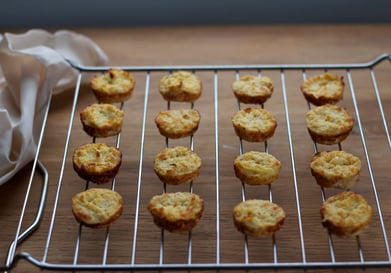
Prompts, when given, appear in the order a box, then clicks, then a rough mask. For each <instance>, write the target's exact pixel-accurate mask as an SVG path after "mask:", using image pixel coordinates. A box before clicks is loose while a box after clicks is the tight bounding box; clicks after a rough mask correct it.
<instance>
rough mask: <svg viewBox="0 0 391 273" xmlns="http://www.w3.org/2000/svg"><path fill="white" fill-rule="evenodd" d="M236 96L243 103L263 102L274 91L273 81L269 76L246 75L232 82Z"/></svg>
mask: <svg viewBox="0 0 391 273" xmlns="http://www.w3.org/2000/svg"><path fill="white" fill-rule="evenodd" d="M232 89H233V91H234V95H235V97H236V98H237V99H238V101H240V102H242V103H253V104H262V103H264V102H265V101H266V100H267V99H268V98H270V97H271V95H272V93H273V89H274V87H273V82H272V80H271V79H270V78H269V77H257V76H254V75H245V76H243V77H240V79H238V80H235V81H234V82H233V84H232Z"/></svg>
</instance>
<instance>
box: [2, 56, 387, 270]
mask: <svg viewBox="0 0 391 273" xmlns="http://www.w3.org/2000/svg"><path fill="white" fill-rule="evenodd" d="M390 60H391V55H388V54H383V55H381V56H379V57H378V58H376V59H374V60H373V61H370V62H368V63H351V64H271V65H220V66H204V65H201V66H145V67H140V66H123V67H119V68H121V69H124V70H128V71H131V72H132V73H134V75H135V77H136V78H137V90H136V91H135V92H138V94H139V95H136V94H134V95H133V96H138V98H132V99H131V100H130V101H128V102H125V103H122V104H120V105H119V106H120V107H121V108H122V109H123V110H124V112H125V117H126V119H127V120H128V124H127V125H126V126H127V127H126V128H125V129H123V132H121V134H119V135H118V136H117V137H116V138H115V139H112V140H108V141H111V142H112V144H113V145H115V146H117V147H118V148H119V149H121V150H122V152H123V154H124V162H123V166H122V167H121V171H120V174H119V175H118V176H117V178H116V179H114V180H113V182H112V183H111V184H110V185H106V186H105V187H111V188H112V189H115V190H117V191H119V192H120V193H121V194H123V197H124V199H125V210H124V215H123V216H122V217H121V218H120V219H119V220H118V222H116V223H114V224H113V225H112V226H110V227H109V228H107V229H104V230H95V229H88V228H85V227H82V226H79V225H78V224H77V223H76V222H75V221H74V219H73V216H72V215H71V213H68V214H63V213H62V212H61V211H60V210H59V208H61V207H62V206H69V199H70V197H71V195H72V194H74V193H76V192H77V191H80V190H83V188H84V189H85V188H88V187H92V186H93V185H91V184H90V183H89V182H88V181H87V182H85V184H83V186H80V185H81V183H80V182H79V183H76V182H75V180H78V179H77V178H76V176H75V175H74V174H71V173H72V170H71V166H70V165H71V164H70V160H69V159H70V155H71V153H72V149H73V148H74V147H75V146H77V145H80V144H82V143H81V142H82V141H84V138H83V137H80V136H81V135H82V133H79V132H80V131H82V130H81V129H80V126H79V124H78V111H79V110H80V108H81V107H82V106H83V105H81V104H80V103H79V101H80V97H81V96H83V94H84V93H83V92H84V91H83V82H85V81H86V80H88V79H89V77H90V76H91V75H94V74H97V73H102V72H104V71H106V70H108V69H109V68H111V67H87V66H79V65H77V64H73V63H71V64H72V65H73V66H74V68H75V70H76V71H77V73H78V79H77V84H76V87H75V89H74V98H73V102H72V105H71V106H70V111H69V112H70V118H69V124H68V125H67V126H68V129H67V134H66V135H65V136H64V143H65V145H64V152H63V154H62V155H61V157H62V160H61V164H60V166H59V169H58V170H57V171H58V174H57V175H56V177H58V180H57V181H50V183H49V178H48V177H49V173H48V171H47V170H46V169H45V166H44V164H42V163H41V159H40V150H41V146H42V139H43V137H44V134H45V126H46V123H47V119H48V113H49V108H50V102H49V104H48V108H47V112H46V116H45V120H44V127H43V129H42V132H41V138H40V139H39V148H38V151H37V156H36V158H35V160H34V162H33V169H32V173H31V177H30V180H29V187H28V190H27V193H26V197H25V201H24V203H23V207H22V209H21V216H20V221H19V225H18V227H17V230H16V234H15V239H14V240H13V241H12V242H11V244H10V248H9V250H8V255H7V259H6V261H5V263H4V265H3V266H1V269H2V270H3V271H8V270H11V268H12V266H13V265H14V264H15V263H16V261H18V260H26V261H28V262H29V263H31V264H33V265H35V266H36V267H39V268H41V269H49V270H156V269H159V270H173V269H184V270H192V269H197V270H201V269H268V268H269V269H270V268H279V269H284V268H285V269H288V268H304V269H305V268H328V267H333V268H337V267H363V268H364V267H389V266H391V254H390V246H389V233H390V229H391V228H390V225H391V223H390V221H391V209H390V208H391V206H390V204H388V203H389V201H388V199H389V198H388V194H389V191H390V190H389V189H388V185H387V184H388V183H389V177H388V176H387V172H386V171H385V170H386V169H387V167H388V166H387V164H388V163H387V162H389V160H390V159H391V140H390V134H389V129H390V128H389V123H388V121H389V119H390V118H391V117H390V115H391V112H390V110H389V109H391V105H390V104H391V85H390V81H389V77H390V75H391V67H390ZM176 70H188V71H191V72H193V73H195V74H197V75H198V76H199V77H200V78H201V80H202V81H203V94H202V97H201V99H200V100H199V101H196V102H194V103H192V104H180V103H170V102H165V101H164V100H162V98H160V97H159V94H158V93H157V92H156V90H155V89H156V84H157V82H158V79H159V78H160V77H161V76H162V75H164V74H167V73H171V72H173V71H176ZM324 71H332V72H335V73H337V74H339V75H341V76H343V77H344V79H345V83H346V90H345V95H344V99H343V101H342V102H341V105H342V106H344V107H345V108H347V109H348V111H350V112H351V113H352V114H353V116H354V117H355V127H354V129H353V131H352V134H351V136H349V138H348V139H347V140H345V141H344V142H343V143H341V144H339V145H335V146H327V147H326V146H323V145H316V144H314V143H313V142H312V141H311V140H310V138H309V137H308V134H307V132H306V128H305V123H304V115H305V113H306V111H308V109H310V108H311V105H310V104H308V103H307V102H306V101H305V99H304V98H303V96H302V95H301V94H300V91H299V88H298V86H299V85H300V83H301V82H302V81H303V80H305V79H306V78H307V77H308V76H309V75H313V74H316V73H322V72H324ZM244 74H255V75H267V76H269V77H271V78H272V79H273V82H274V86H275V90H274V93H273V96H272V98H271V99H270V100H268V101H267V102H266V103H265V104H264V105H262V106H258V107H264V108H265V109H268V110H270V111H271V112H273V113H274V114H275V115H276V118H277V120H278V127H277V131H276V133H275V135H274V136H273V138H272V139H270V140H269V141H268V142H265V143H256V144H254V143H247V142H245V141H242V140H240V139H238V138H237V137H236V135H235V134H234V133H233V130H232V124H231V120H230V118H231V116H232V114H233V113H234V112H235V111H238V110H240V109H241V108H243V107H249V106H248V105H243V104H240V103H238V102H237V101H236V100H235V98H234V96H233V94H232V91H231V90H230V85H231V83H232V81H233V80H235V79H237V78H239V77H240V76H241V75H244ZM387 83H388V84H387ZM93 102H94V101H92V100H90V101H89V103H93ZM178 107H190V108H196V109H198V110H200V112H201V116H202V119H201V124H200V128H199V131H197V132H196V133H195V135H194V136H192V137H190V138H186V139H184V140H180V141H179V142H175V141H173V140H168V139H164V140H162V136H160V135H159V134H158V132H157V129H156V127H155V125H154V124H153V117H154V115H156V114H157V112H156V111H158V110H159V109H164V108H178ZM152 109H153V110H152ZM368 109H370V111H368ZM364 112H365V114H363V113H364ZM89 141H98V140H95V139H92V140H91V139H90V140H89ZM178 143H179V144H181V145H188V146H189V147H190V148H191V149H193V150H195V151H196V152H198V153H199V154H200V155H201V157H202V159H203V167H202V171H201V175H200V177H199V178H197V179H196V181H192V182H191V183H190V184H188V185H186V186H183V187H182V186H180V187H178V188H172V186H167V185H164V184H162V183H160V181H158V179H157V178H156V176H155V175H154V173H153V170H152V167H151V161H152V160H153V156H154V155H155V154H156V153H157V152H158V148H159V147H160V148H164V147H168V146H173V145H177V144H178ZM329 149H340V150H341V149H344V150H348V151H350V152H352V153H355V154H356V155H358V156H359V157H360V158H361V160H362V162H363V170H362V173H361V177H360V182H359V183H358V184H357V185H356V186H355V187H354V189H353V190H354V191H357V192H360V193H361V194H363V195H364V196H365V197H366V198H367V200H368V202H369V203H370V204H371V206H372V208H373V219H372V222H371V224H370V227H369V228H368V230H367V231H365V232H364V233H363V234H361V235H360V236H356V237H354V238H339V237H334V236H333V235H330V234H328V233H327V230H325V229H324V228H322V226H321V224H320V216H319V207H320V205H321V203H322V202H323V201H324V200H325V198H327V196H329V195H332V194H334V193H336V192H337V191H336V190H332V189H323V188H320V187H319V186H317V185H316V183H314V179H313V178H312V177H311V175H310V173H309V167H308V163H309V158H310V157H311V155H312V154H313V153H314V152H317V151H319V150H329ZM248 150H260V151H266V152H269V153H272V154H274V155H275V156H276V157H277V158H279V159H280V160H281V162H282V164H283V169H282V172H281V174H280V177H279V178H278V180H277V181H276V182H274V183H273V184H271V185H270V186H266V187H263V186H262V187H249V186H245V185H243V184H241V183H240V182H238V180H237V179H236V178H235V177H234V175H233V172H232V160H233V159H234V157H235V156H237V155H238V154H241V153H243V152H246V151H248ZM42 160H43V159H42ZM35 173H40V174H41V175H42V176H43V178H44V179H43V180H42V181H43V182H42V185H41V188H42V190H41V197H40V201H39V205H38V206H39V207H38V210H37V214H36V216H35V219H34V221H33V223H32V224H31V225H29V226H28V228H24V226H25V225H26V224H25V223H24V221H25V214H26V209H27V204H28V199H29V198H30V188H31V187H32V185H33V184H34V183H37V182H35V179H34V175H35ZM49 184H50V185H51V186H52V187H53V188H56V190H55V191H54V192H53V196H50V199H51V200H53V202H51V203H50V204H46V206H45V200H46V199H47V195H48V194H47V192H48V185H49ZM76 184H77V185H78V186H74V185H76ZM178 189H179V190H182V191H184V190H186V191H192V192H195V193H198V194H200V195H201V196H202V197H203V198H204V199H205V201H206V204H207V209H206V211H205V213H204V215H203V218H202V219H201V221H200V224H199V226H197V227H196V228H195V229H194V230H193V231H192V232H190V233H188V234H186V235H183V234H181V235H177V234H170V233H167V232H165V231H163V230H160V229H158V228H157V227H156V226H154V225H153V224H152V220H151V217H150V215H149V214H148V212H147V211H146V209H145V208H146V203H147V202H148V199H149V198H150V197H151V194H159V193H161V192H162V191H163V192H164V191H175V190H178ZM250 198H263V199H268V200H273V202H277V203H279V204H280V205H281V206H282V207H284V209H285V210H286V212H287V219H286V221H285V223H284V225H283V227H282V229H281V230H280V231H279V232H277V233H276V234H275V235H274V236H273V237H271V238H260V239H253V238H247V237H246V236H244V235H242V234H241V233H239V232H238V231H236V230H235V228H234V227H233V223H232V215H231V213H232V208H233V205H235V204H236V203H238V202H240V201H242V200H245V199H250ZM45 210H47V215H49V216H48V217H47V219H46V218H45V217H43V216H42V214H43V212H44V211H45ZM65 231H66V234H67V236H68V237H67V238H66V239H65V240H64V238H63V237H62V236H63V235H62V234H64V232H65ZM34 232H40V233H41V236H42V237H43V238H45V240H43V241H39V242H35V244H40V245H42V247H41V248H40V249H41V250H42V252H39V253H32V252H30V251H29V249H25V248H23V251H20V248H21V245H23V244H22V242H24V241H30V240H31V241H34V235H35V234H34V235H33V233H34ZM42 234H43V235H42ZM70 234H73V237H72V235H70ZM30 235H33V236H30ZM28 237H29V239H28V240H26V238H28Z"/></svg>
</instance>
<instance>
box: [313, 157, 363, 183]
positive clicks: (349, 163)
mask: <svg viewBox="0 0 391 273" xmlns="http://www.w3.org/2000/svg"><path fill="white" fill-rule="evenodd" d="M311 169H313V170H314V171H316V172H318V173H322V174H323V175H325V176H327V177H331V176H338V177H341V178H343V177H347V176H350V175H352V174H354V173H358V172H360V170H361V160H360V159H359V158H358V157H357V156H354V155H352V154H350V153H347V152H345V151H330V152H326V151H322V152H319V153H316V154H315V156H314V157H313V160H312V161H311Z"/></svg>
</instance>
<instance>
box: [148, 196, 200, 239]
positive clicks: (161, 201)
mask: <svg viewBox="0 0 391 273" xmlns="http://www.w3.org/2000/svg"><path fill="white" fill-rule="evenodd" d="M148 210H149V212H150V213H151V214H152V217H153V221H154V223H155V224H156V225H157V226H158V227H160V228H163V229H165V230H168V231H170V232H174V233H180V232H186V231H190V230H192V229H193V228H194V227H195V226H196V225H197V223H198V222H199V220H200V218H201V216H202V213H203V211H204V200H202V199H201V198H200V197H199V196H198V195H197V194H194V193H189V192H174V193H164V194H162V195H155V196H153V197H152V199H151V200H150V201H149V203H148Z"/></svg>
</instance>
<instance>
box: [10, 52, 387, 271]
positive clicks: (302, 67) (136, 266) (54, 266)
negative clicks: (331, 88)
mask: <svg viewBox="0 0 391 273" xmlns="http://www.w3.org/2000/svg"><path fill="white" fill-rule="evenodd" d="M385 60H388V61H390V60H391V55H388V54H383V55H381V56H379V57H378V58H376V59H375V60H373V61H371V62H367V63H354V64H293V65H289V64H273V65H227V66H226V65H223V66H148V67H137V66H121V67H118V68H120V69H124V70H128V71H138V72H143V73H145V90H144V105H143V113H142V126H141V143H140V147H139V149H140V153H139V154H140V158H139V166H138V180H137V187H136V188H137V190H136V200H135V204H136V206H135V212H134V215H135V216H134V231H133V242H132V246H131V256H130V260H129V263H126V264H112V263H109V262H108V260H107V256H108V245H109V240H110V231H109V229H107V231H106V235H105V239H104V251H103V257H102V263H101V264H80V263H78V259H79V246H80V241H81V239H82V238H81V237H82V227H81V226H80V227H79V230H78V233H77V237H76V239H75V249H74V259H73V263H71V264H62V263H48V262H47V257H48V251H49V249H50V245H51V240H52V235H53V234H52V233H53V229H54V223H55V221H56V212H57V207H58V199H59V196H60V194H61V187H62V182H63V179H64V177H63V176H64V169H65V164H66V156H67V154H68V148H69V146H68V145H69V142H70V137H71V131H72V126H73V125H72V123H73V120H74V115H75V109H76V104H77V101H78V94H79V90H80V85H81V82H82V77H83V74H84V73H91V72H104V71H106V70H107V69H109V68H111V67H105V66H104V67H87V66H80V65H77V64H73V63H72V62H70V63H71V64H72V65H73V66H74V68H75V69H77V70H78V71H79V72H80V73H79V77H78V81H77V85H76V88H75V95H74V101H73V104H72V110H71V113H70V119H69V127H68V134H67V136H66V144H65V147H64V154H63V160H62V165H61V169H60V177H59V181H58V183H57V190H56V196H55V202H54V205H53V213H52V216H51V220H50V224H49V229H48V235H47V240H46V242H45V250H44V253H43V257H42V258H41V259H37V258H36V257H33V256H32V255H31V254H29V253H26V252H22V253H18V254H15V253H16V250H17V246H18V243H19V242H17V241H18V240H20V239H21V238H22V237H23V238H24V237H25V236H24V235H23V234H22V235H20V234H19V233H20V229H18V231H17V234H16V239H15V240H14V242H13V244H12V247H11V248H10V251H9V255H8V257H9V258H8V260H7V264H6V265H5V266H3V268H4V269H8V268H11V266H12V265H13V264H14V263H15V262H16V261H17V260H19V259H25V260H27V261H28V262H30V263H32V264H34V265H35V266H37V267H39V268H41V269H50V270H101V271H102V270H155V269H159V270H176V269H187V270H192V269H197V270H207V269H233V270H234V269H241V270H243V269H268V268H274V269H275V268H280V269H289V268H326V267H330V266H331V267H334V268H338V267H389V266H391V255H390V248H389V244H388V235H387V228H386V224H385V223H384V219H383V212H382V210H381V202H380V197H379V195H378V193H377V185H376V181H375V178H374V175H373V168H372V164H371V160H370V157H369V153H368V148H367V144H366V137H365V134H364V130H363V126H362V124H361V117H360V109H359V107H358V103H357V99H356V94H355V87H354V81H353V77H352V75H351V70H354V69H367V70H369V72H370V76H371V80H372V84H373V87H374V91H375V96H376V101H377V104H378V106H379V109H380V113H381V118H382V123H383V126H384V129H385V132H386V137H387V140H388V144H389V148H391V141H390V135H389V131H388V122H387V117H386V115H385V113H384V109H383V105H382V99H381V96H380V91H379V87H378V82H377V79H376V73H375V71H374V69H373V68H374V67H375V66H376V65H378V64H379V63H381V62H383V61H385ZM179 69H183V70H191V71H193V73H197V71H210V72H211V73H212V74H213V99H214V107H213V114H214V145H215V151H214V156H215V188H216V193H215V198H216V200H215V201H216V206H215V210H216V212H215V218H216V230H215V234H216V242H215V248H216V252H215V261H214V262H213V263H193V259H192V247H193V241H192V234H191V232H190V233H189V235H188V240H187V242H188V246H187V252H188V256H187V262H186V263H183V264H176V263H174V264H172V263H165V262H164V241H165V238H164V237H165V236H164V231H162V232H161V238H160V254H159V262H158V263H156V264H141V263H137V262H136V253H137V238H138V233H139V227H138V224H139V217H140V211H139V206H140V202H141V201H140V199H141V186H142V172H143V156H144V150H145V142H144V138H145V131H146V120H147V111H148V102H149V90H150V81H151V73H154V72H156V71H165V72H171V71H175V70H179ZM311 69H322V70H325V71H327V70H328V69H343V70H345V71H346V74H347V79H348V84H349V89H350V92H351V96H352V101H353V106H354V109H355V113H356V120H357V126H358V129H359V132H360V138H361V143H362V145H363V150H364V154H365V160H366V162H367V165H368V172H369V175H370V180H371V184H372V189H373V194H374V197H375V202H376V206H377V213H378V215H379V221H380V226H381V230H382V236H383V240H384V245H385V249H386V252H387V260H379V261H369V260H368V261H367V260H365V257H364V253H363V250H362V247H361V241H360V238H359V237H357V248H358V256H359V258H358V260H357V261H342V262H339V261H336V259H335V253H334V243H333V238H332V236H331V235H330V236H329V249H330V261H324V262H310V261H308V258H307V253H306V244H305V238H304V231H303V221H302V214H301V210H302V209H301V202H300V200H301V196H300V191H299V186H298V177H297V169H296V161H295V152H296V151H295V147H294V144H293V136H292V128H291V113H290V109H289V107H288V96H287V93H288V90H287V82H286V71H287V70H297V71H299V72H301V73H302V78H303V80H304V79H306V73H307V71H308V70H311ZM242 70H257V71H258V75H259V76H260V75H261V71H264V70H274V71H277V72H279V74H280V81H281V91H282V99H283V103H284V105H283V107H284V117H285V122H286V128H287V138H288V139H287V141H288V144H289V157H290V164H291V170H292V174H291V175H292V180H293V181H292V182H293V187H294V196H295V201H296V207H295V209H296V213H297V223H298V233H299V242H300V251H301V254H300V255H301V259H300V260H299V261H297V262H280V261H279V258H278V248H277V238H276V237H274V236H273V237H272V239H271V240H272V252H273V261H272V262H265V263H259V262H250V261H249V253H248V252H249V250H248V245H247V244H248V242H247V238H246V237H245V236H244V237H245V238H244V244H245V246H244V250H245V254H244V262H243V263H223V262H221V242H220V239H221V231H220V225H221V222H220V210H221V208H220V198H221V196H220V150H219V130H220V128H219V119H218V117H219V111H220V109H219V99H218V98H219V96H218V95H219V81H220V78H219V73H220V72H221V71H233V72H234V73H235V75H236V78H238V77H239V73H240V71H242ZM191 107H192V108H193V107H194V105H193V104H192V105H191ZM308 107H310V105H309V106H308ZM167 108H168V109H170V104H169V103H168V104H167ZM238 109H240V104H239V103H238ZM168 144H169V143H168V140H166V146H167V147H168ZM194 145H195V140H194V139H193V137H191V138H190V143H189V146H190V147H191V149H193V148H194ZM116 146H117V147H119V146H120V136H119V137H118V138H117V142H116ZM317 149H318V147H317V145H316V144H314V151H315V152H316V151H317ZM339 149H342V147H341V145H339ZM265 151H266V152H268V151H269V147H268V145H267V143H265ZM239 153H240V154H241V153H243V144H242V142H241V140H239ZM37 158H38V155H37ZM192 186H193V185H192V183H190V188H189V191H190V192H192V191H193V188H192ZM112 188H113V189H114V188H115V179H114V180H113V184H112ZM268 190H269V198H270V200H272V199H273V194H272V192H273V189H272V187H271V186H269V188H268ZM163 192H165V186H163ZM245 198H246V190H245V186H244V185H243V186H242V199H243V200H244V199H245ZM321 199H322V200H324V199H325V193H324V192H323V191H321ZM43 207H44V205H43V204H41V205H40V208H39V209H40V211H42V210H43ZM23 214H24V213H23V212H22V215H21V222H22V221H23ZM16 242H17V243H16Z"/></svg>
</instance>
